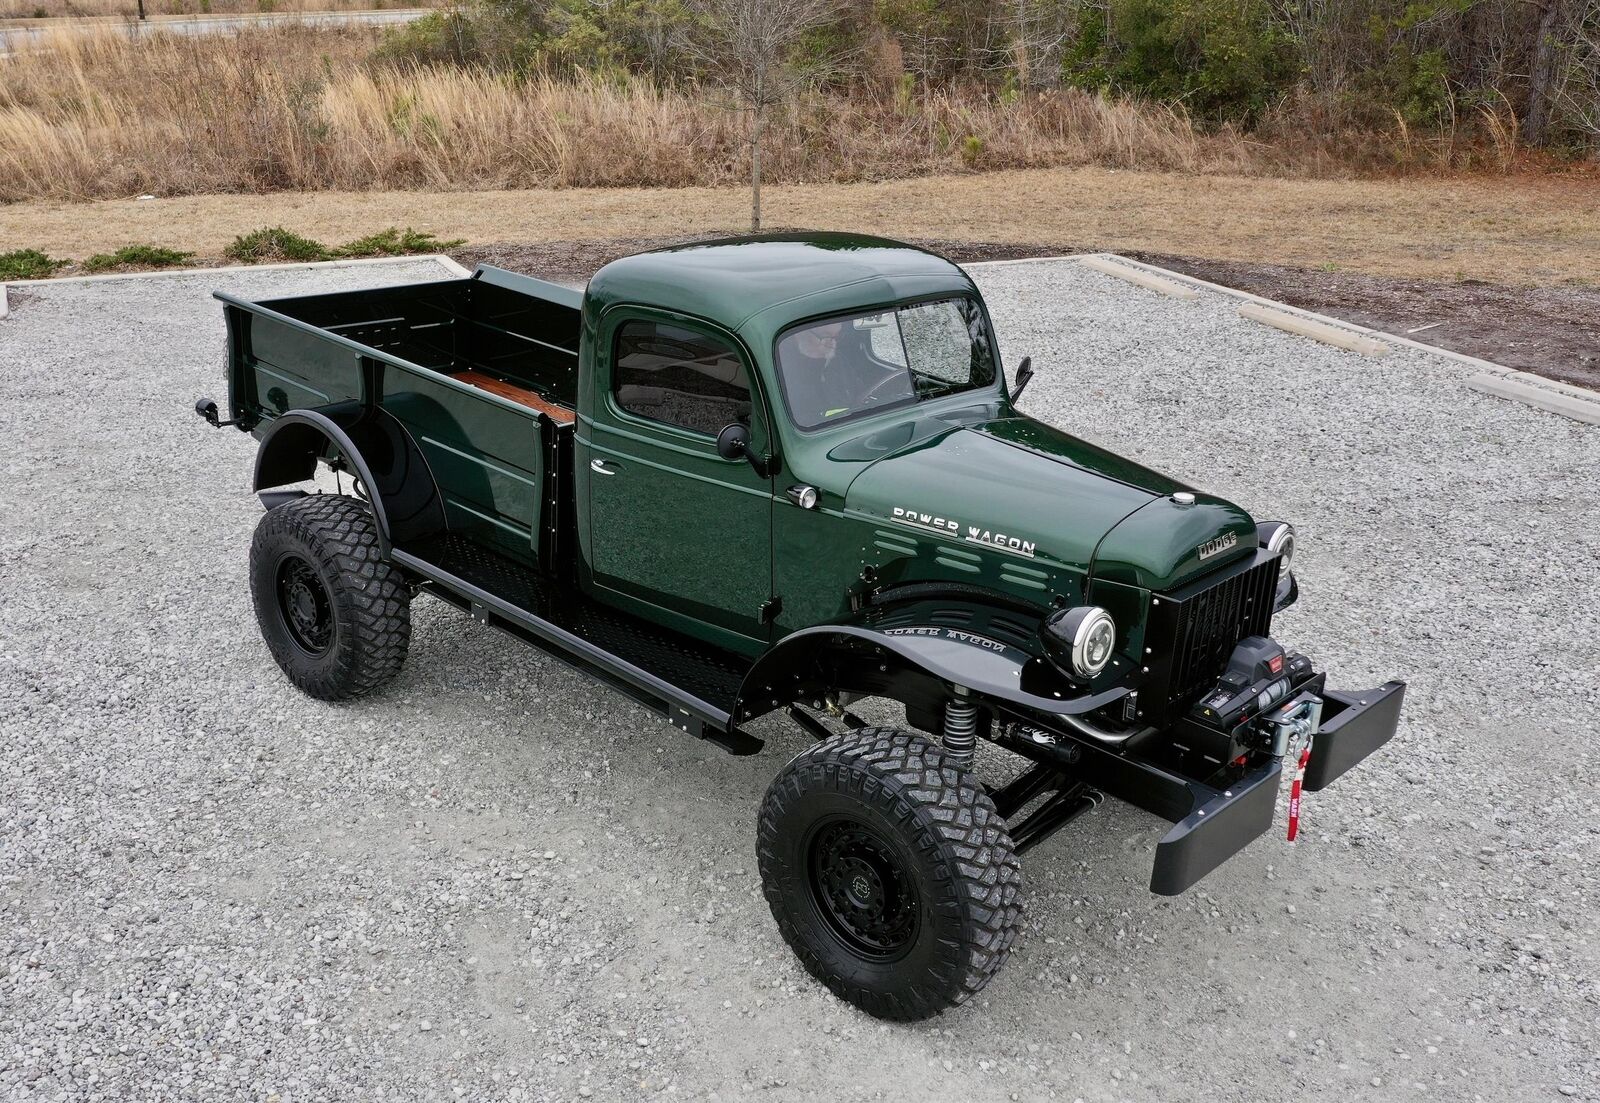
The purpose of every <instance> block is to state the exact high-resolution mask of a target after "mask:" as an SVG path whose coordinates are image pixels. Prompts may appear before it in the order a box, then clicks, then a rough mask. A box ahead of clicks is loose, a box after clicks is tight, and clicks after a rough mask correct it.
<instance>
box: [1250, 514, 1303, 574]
mask: <svg viewBox="0 0 1600 1103" xmlns="http://www.w3.org/2000/svg"><path fill="white" fill-rule="evenodd" d="M1256 539H1257V541H1258V542H1259V543H1260V544H1261V546H1262V547H1264V548H1266V549H1267V551H1269V552H1271V553H1272V554H1274V555H1276V556H1278V557H1279V558H1280V559H1281V560H1282V565H1281V570H1282V571H1285V572H1287V571H1288V570H1289V565H1290V564H1291V563H1293V562H1294V549H1295V531H1294V526H1293V525H1291V524H1289V523H1288V522H1286V521H1265V522H1262V523H1261V524H1260V525H1258V526H1256Z"/></svg>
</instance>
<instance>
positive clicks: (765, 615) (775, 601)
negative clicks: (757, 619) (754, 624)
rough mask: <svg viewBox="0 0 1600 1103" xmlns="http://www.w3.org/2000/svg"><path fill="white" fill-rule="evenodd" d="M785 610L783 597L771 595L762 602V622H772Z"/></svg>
mask: <svg viewBox="0 0 1600 1103" xmlns="http://www.w3.org/2000/svg"><path fill="white" fill-rule="evenodd" d="M782 612H783V598H781V597H769V598H768V599H767V600H766V601H763V602H762V603H761V623H762V624H771V623H772V622H773V621H775V620H777V619H778V615H779V614H780V613H782Z"/></svg>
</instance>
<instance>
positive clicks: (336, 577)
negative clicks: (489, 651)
mask: <svg viewBox="0 0 1600 1103" xmlns="http://www.w3.org/2000/svg"><path fill="white" fill-rule="evenodd" d="M250 594H251V597H252V599H253V600H254V602H255V610H256V620H257V621H258V622H259V623H260V625H261V635H262V638H263V639H265V640H266V641H267V647H268V649H269V650H270V651H271V652H272V657H273V658H274V659H276V660H277V661H278V665H279V666H280V667H282V668H283V672H284V673H285V674H287V675H288V676H289V680H290V681H292V682H293V683H294V684H295V685H297V686H299V687H300V688H301V689H302V690H304V691H305V692H306V693H309V694H310V695H311V696H313V697H319V698H321V699H322V700H324V701H339V700H344V699H346V698H350V697H359V696H361V695H362V694H364V693H370V692H371V691H373V690H374V689H377V688H378V687H379V686H381V685H383V684H384V683H385V682H387V681H389V680H390V679H391V678H393V677H394V676H395V675H396V674H398V673H399V672H400V667H401V665H402V664H403V663H404V662H405V658H406V649H407V647H408V646H409V645H410V642H411V606H410V594H409V592H408V591H407V589H406V585H405V580H404V579H402V578H401V577H400V575H399V574H398V573H397V572H396V571H395V570H394V568H393V567H391V566H390V565H389V564H388V562H387V561H385V560H384V558H383V553H382V549H381V547H380V546H379V543H378V528H377V525H376V523H375V522H374V521H373V519H372V513H371V511H370V510H368V508H367V507H366V505H365V504H363V503H362V502H359V501H357V500H356V499H354V498H347V497H342V496H340V495H334V494H317V495H312V496H310V497H306V498H297V499H295V500H294V501H291V502H288V503H286V504H284V505H281V506H278V507H277V508H276V509H271V510H268V511H267V515H266V516H265V517H263V518H262V519H261V522H260V523H259V524H258V525H257V526H256V534H255V538H254V539H253V540H252V541H251V543H250Z"/></svg>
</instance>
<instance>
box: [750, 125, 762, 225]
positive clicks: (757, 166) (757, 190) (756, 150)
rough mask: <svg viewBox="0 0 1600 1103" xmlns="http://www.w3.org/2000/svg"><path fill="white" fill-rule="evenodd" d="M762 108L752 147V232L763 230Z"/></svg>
mask: <svg viewBox="0 0 1600 1103" xmlns="http://www.w3.org/2000/svg"><path fill="white" fill-rule="evenodd" d="M761 115H762V110H761V108H757V109H756V133H755V138H754V140H753V141H752V143H751V147H750V232H751V233H752V234H759V233H760V232H761Z"/></svg>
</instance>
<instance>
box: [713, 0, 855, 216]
mask: <svg viewBox="0 0 1600 1103" xmlns="http://www.w3.org/2000/svg"><path fill="white" fill-rule="evenodd" d="M690 8H691V10H692V11H693V13H694V14H695V16H696V20H695V26H694V28H693V29H692V31H691V34H690V36H689V40H688V41H687V42H686V43H685V46H686V48H687V50H688V52H689V53H690V54H691V55H693V56H694V57H695V58H696V59H697V60H698V61H699V62H700V63H701V64H702V65H703V66H704V67H705V68H706V69H707V70H708V71H709V72H710V73H711V74H712V76H713V77H715V78H716V79H717V80H719V81H721V82H722V83H723V84H724V85H725V86H726V87H727V88H728V90H729V91H730V92H732V93H733V94H734V96H735V97H736V98H737V100H738V102H739V106H740V107H741V108H743V109H744V110H745V111H747V112H748V113H749V116H750V124H749V134H748V141H749V143H750V229H751V231H752V232H755V231H759V230H760V229H761V140H762V137H763V134H764V132H765V130H766V126H767V120H768V117H769V115H770V113H771V112H772V110H773V108H775V107H778V106H780V105H782V104H783V103H785V102H787V101H788V99H789V98H790V97H791V96H793V95H794V94H795V93H796V92H797V91H799V90H800V88H802V87H803V86H805V85H806V84H808V83H811V82H813V81H816V80H819V79H821V78H822V77H823V76H824V75H826V74H827V73H828V72H831V71H834V70H836V69H837V67H838V66H839V65H840V64H841V62H842V60H843V59H842V58H840V57H838V56H836V55H828V56H813V57H808V58H804V59H802V58H800V57H798V56H797V55H798V52H799V46H800V45H801V43H802V42H803V41H804V39H805V37H806V36H807V35H808V34H810V33H811V32H813V31H815V30H817V29H818V28H819V27H822V26H824V25H826V24H827V23H829V22H831V21H832V20H834V19H835V18H837V17H838V15H839V12H840V9H841V0H692V3H691V4H690Z"/></svg>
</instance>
